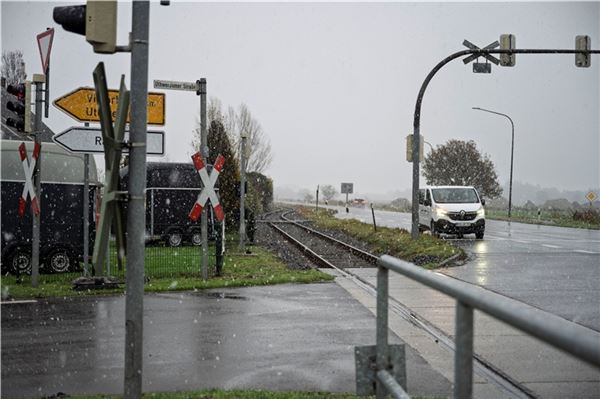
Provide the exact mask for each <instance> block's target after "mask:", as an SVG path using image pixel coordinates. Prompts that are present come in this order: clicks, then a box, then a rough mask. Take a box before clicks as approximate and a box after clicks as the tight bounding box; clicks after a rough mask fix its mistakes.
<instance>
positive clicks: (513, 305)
mask: <svg viewBox="0 0 600 399" xmlns="http://www.w3.org/2000/svg"><path fill="white" fill-rule="evenodd" d="M377 265H378V270H377V343H376V347H377V349H376V353H377V361H376V367H377V371H376V375H377V398H378V399H379V398H384V397H385V396H386V395H388V394H391V395H392V396H393V397H394V398H402V399H405V398H409V397H410V396H408V395H407V393H406V392H405V391H404V390H403V389H402V387H401V386H400V385H399V384H398V383H397V382H396V381H395V380H394V379H393V378H392V377H391V375H390V374H389V372H388V371H387V370H388V369H389V367H390V365H389V364H388V359H389V347H388V299H389V290H388V281H389V280H388V274H389V273H388V270H392V271H394V272H397V273H399V274H402V275H404V276H406V277H408V278H410V279H412V280H415V281H418V282H419V283H422V284H424V285H426V286H428V287H430V288H433V289H435V290H437V291H440V292H443V293H444V294H446V295H448V296H451V297H453V298H455V299H456V301H457V302H456V326H455V341H456V342H455V346H456V352H455V355H454V397H455V398H461V399H462V398H467V399H469V398H472V397H473V310H475V309H477V310H480V311H482V312H484V313H486V314H488V315H490V316H492V317H494V318H496V319H498V320H501V321H503V322H505V323H507V324H509V325H510V326H512V327H514V328H517V329H519V330H521V331H523V332H525V333H527V334H529V335H531V336H533V337H536V338H538V339H540V340H542V341H544V342H545V343H547V344H550V345H552V346H554V347H556V348H558V349H561V350H563V351H565V352H567V353H569V354H571V355H573V356H575V357H576V358H578V359H580V360H583V361H585V362H587V363H588V364H590V365H592V366H595V367H597V368H599V369H600V345H599V344H598V343H599V342H600V333H597V332H595V331H593V330H590V329H588V328H585V327H583V326H580V325H578V324H576V323H573V322H570V321H568V320H565V319H563V318H561V317H558V316H556V315H553V314H551V313H548V312H545V311H543V310H539V309H536V308H534V307H532V306H529V305H526V304H523V303H521V302H518V301H515V300H513V299H510V298H507V297H504V296H502V295H499V294H496V293H494V292H491V291H488V290H486V289H484V288H481V287H478V286H474V285H471V284H468V283H465V282H463V281H459V280H455V279H451V278H449V277H446V276H443V275H440V274H437V273H434V272H431V271H427V270H423V269H421V268H420V267H418V266H415V265H413V264H411V263H409V262H405V261H403V260H400V259H397V258H394V257H392V256H388V255H384V256H382V257H380V258H379V260H378V261H377Z"/></svg>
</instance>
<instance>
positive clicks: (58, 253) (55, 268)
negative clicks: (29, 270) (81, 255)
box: [48, 249, 72, 273]
mask: <svg viewBox="0 0 600 399" xmlns="http://www.w3.org/2000/svg"><path fill="white" fill-rule="evenodd" d="M48 266H49V268H50V270H51V271H52V272H53V273H64V272H67V271H69V268H70V267H71V266H72V262H71V258H70V257H69V254H68V253H67V251H66V250H64V249H58V250H55V251H52V253H51V254H50V255H48Z"/></svg>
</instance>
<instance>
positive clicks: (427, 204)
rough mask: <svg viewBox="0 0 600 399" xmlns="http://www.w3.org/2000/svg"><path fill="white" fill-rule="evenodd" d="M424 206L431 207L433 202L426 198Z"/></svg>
mask: <svg viewBox="0 0 600 399" xmlns="http://www.w3.org/2000/svg"><path fill="white" fill-rule="evenodd" d="M423 205H425V206H431V200H430V199H429V198H425V200H424V201H423Z"/></svg>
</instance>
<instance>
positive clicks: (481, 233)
mask: <svg viewBox="0 0 600 399" xmlns="http://www.w3.org/2000/svg"><path fill="white" fill-rule="evenodd" d="M475 238H477V239H478V240H481V239H483V231H479V232H477V233H475Z"/></svg>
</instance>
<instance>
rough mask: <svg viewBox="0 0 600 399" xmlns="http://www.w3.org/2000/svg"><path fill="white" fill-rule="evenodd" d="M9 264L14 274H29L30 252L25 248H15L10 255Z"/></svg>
mask: <svg viewBox="0 0 600 399" xmlns="http://www.w3.org/2000/svg"><path fill="white" fill-rule="evenodd" d="M10 266H11V269H12V272H13V273H15V274H16V275H21V274H31V252H30V251H29V250H28V249H25V248H17V249H16V250H15V251H14V252H13V254H12V255H11V257H10Z"/></svg>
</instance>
